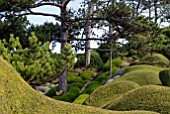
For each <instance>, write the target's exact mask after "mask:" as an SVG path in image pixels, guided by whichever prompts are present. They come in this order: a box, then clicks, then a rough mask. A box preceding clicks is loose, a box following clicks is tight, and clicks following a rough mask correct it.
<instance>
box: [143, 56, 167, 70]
mask: <svg viewBox="0 0 170 114" xmlns="http://www.w3.org/2000/svg"><path fill="white" fill-rule="evenodd" d="M141 63H145V64H150V65H156V66H162V67H168V66H169V64H170V62H169V59H168V58H167V57H165V56H164V55H162V54H159V53H154V54H152V55H151V54H148V55H146V56H145V57H143V58H142V60H141Z"/></svg>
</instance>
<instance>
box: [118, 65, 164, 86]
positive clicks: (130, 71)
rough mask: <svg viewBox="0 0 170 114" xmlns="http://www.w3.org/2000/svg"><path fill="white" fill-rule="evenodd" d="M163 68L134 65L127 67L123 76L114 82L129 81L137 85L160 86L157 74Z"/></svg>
mask: <svg viewBox="0 0 170 114" xmlns="http://www.w3.org/2000/svg"><path fill="white" fill-rule="evenodd" d="M162 69H163V68H159V67H156V66H151V65H134V66H130V67H127V68H126V69H125V73H124V75H123V76H121V77H120V78H118V79H116V80H119V81H120V80H129V81H133V82H136V83H138V84H139V85H141V86H142V85H151V84H154V85H157V84H161V81H160V79H159V72H160V71H161V70H162Z"/></svg>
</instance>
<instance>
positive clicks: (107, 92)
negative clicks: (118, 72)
mask: <svg viewBox="0 0 170 114" xmlns="http://www.w3.org/2000/svg"><path fill="white" fill-rule="evenodd" d="M137 87H139V85H138V84H136V83H135V82H132V81H118V82H112V83H109V84H106V85H104V86H101V87H99V88H98V89H97V90H95V91H94V92H93V93H92V94H91V95H90V96H89V97H88V98H87V100H86V101H85V104H86V105H89V106H94V107H103V106H105V105H106V104H108V103H109V102H110V101H113V100H114V99H116V98H117V97H119V96H121V95H122V94H124V93H126V92H127V91H129V90H132V89H135V88H137Z"/></svg>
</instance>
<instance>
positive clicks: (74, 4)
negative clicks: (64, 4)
mask: <svg viewBox="0 0 170 114" xmlns="http://www.w3.org/2000/svg"><path fill="white" fill-rule="evenodd" d="M82 1H83V0H73V1H71V2H70V3H69V4H68V7H71V8H74V9H78V8H79V7H80V3H81V2H82ZM33 11H35V12H44V13H51V14H59V13H60V11H59V9H58V8H56V7H53V6H43V7H39V8H36V9H34V10H33ZM27 18H28V20H29V21H30V22H31V23H33V24H35V25H36V24H43V23H44V22H53V23H56V20H55V18H54V17H48V16H37V15H28V16H27Z"/></svg>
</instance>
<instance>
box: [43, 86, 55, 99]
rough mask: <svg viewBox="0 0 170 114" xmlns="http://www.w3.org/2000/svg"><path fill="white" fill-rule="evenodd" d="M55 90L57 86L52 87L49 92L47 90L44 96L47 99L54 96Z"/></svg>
mask: <svg viewBox="0 0 170 114" xmlns="http://www.w3.org/2000/svg"><path fill="white" fill-rule="evenodd" d="M57 89H58V86H55V87H52V88H51V89H50V90H48V92H47V93H46V94H45V95H46V96H49V97H53V96H56V90H57Z"/></svg>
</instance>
